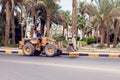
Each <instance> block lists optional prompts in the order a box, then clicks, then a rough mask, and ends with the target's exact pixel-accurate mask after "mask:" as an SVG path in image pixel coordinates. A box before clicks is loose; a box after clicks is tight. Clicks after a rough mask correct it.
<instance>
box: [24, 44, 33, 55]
mask: <svg viewBox="0 0 120 80" xmlns="http://www.w3.org/2000/svg"><path fill="white" fill-rule="evenodd" d="M34 52H35V47H34V46H33V45H32V44H30V43H26V44H25V45H24V46H23V53H24V55H25V56H33V55H34Z"/></svg>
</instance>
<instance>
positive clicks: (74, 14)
mask: <svg viewBox="0 0 120 80" xmlns="http://www.w3.org/2000/svg"><path fill="white" fill-rule="evenodd" d="M76 40H77V0H72V42H73V43H74V45H75V46H76Z"/></svg>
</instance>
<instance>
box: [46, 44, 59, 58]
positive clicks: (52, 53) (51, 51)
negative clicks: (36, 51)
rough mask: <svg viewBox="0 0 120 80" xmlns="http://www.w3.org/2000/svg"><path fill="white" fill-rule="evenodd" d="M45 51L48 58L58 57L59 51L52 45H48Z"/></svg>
mask: <svg viewBox="0 0 120 80" xmlns="http://www.w3.org/2000/svg"><path fill="white" fill-rule="evenodd" d="M44 51H45V54H46V56H48V57H53V56H56V54H57V49H56V47H55V46H54V45H52V44H48V45H46V46H45V49H44Z"/></svg>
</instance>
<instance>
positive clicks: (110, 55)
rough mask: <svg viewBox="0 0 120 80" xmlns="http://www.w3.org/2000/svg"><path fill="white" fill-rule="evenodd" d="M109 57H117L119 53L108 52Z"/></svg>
mask: <svg viewBox="0 0 120 80" xmlns="http://www.w3.org/2000/svg"><path fill="white" fill-rule="evenodd" d="M109 57H115V58H116V57H119V54H115V53H112V54H109Z"/></svg>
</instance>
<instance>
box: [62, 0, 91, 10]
mask: <svg viewBox="0 0 120 80" xmlns="http://www.w3.org/2000/svg"><path fill="white" fill-rule="evenodd" d="M78 1H87V2H90V0H78ZM60 5H61V7H62V10H65V11H66V10H69V11H72V0H61V1H60Z"/></svg>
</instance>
